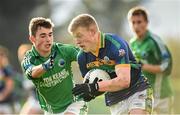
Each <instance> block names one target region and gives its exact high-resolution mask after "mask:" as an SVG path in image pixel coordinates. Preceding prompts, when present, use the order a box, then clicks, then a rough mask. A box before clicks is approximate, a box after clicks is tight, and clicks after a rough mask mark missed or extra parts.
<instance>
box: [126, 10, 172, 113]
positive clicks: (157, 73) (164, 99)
mask: <svg viewBox="0 0 180 115" xmlns="http://www.w3.org/2000/svg"><path fill="white" fill-rule="evenodd" d="M128 21H129V25H130V27H131V29H132V31H133V32H134V34H135V35H134V37H132V39H131V40H130V46H131V48H132V51H133V53H134V55H135V56H136V59H137V61H138V62H139V63H140V64H141V65H142V70H143V74H144V75H145V76H146V77H147V78H148V80H149V82H150V84H151V85H152V87H153V92H154V111H155V112H157V113H158V114H171V113H172V111H173V91H172V84H171V76H170V74H171V70H172V57H171V53H170V51H169V49H168V48H167V46H166V44H164V42H163V41H162V40H161V39H160V37H159V36H157V35H155V34H153V33H152V32H150V31H149V30H148V22H149V18H148V14H147V11H146V9H144V8H143V7H133V8H132V9H131V10H130V11H129V13H128Z"/></svg>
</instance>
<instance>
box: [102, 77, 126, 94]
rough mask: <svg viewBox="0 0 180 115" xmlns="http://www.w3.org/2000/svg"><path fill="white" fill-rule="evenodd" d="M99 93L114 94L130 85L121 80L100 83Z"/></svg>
mask: <svg viewBox="0 0 180 115" xmlns="http://www.w3.org/2000/svg"><path fill="white" fill-rule="evenodd" d="M98 85H99V91H108V92H114V91H119V90H122V89H125V88H127V87H128V86H129V85H127V84H126V82H124V81H123V80H121V79H119V78H114V79H112V80H107V81H101V82H98Z"/></svg>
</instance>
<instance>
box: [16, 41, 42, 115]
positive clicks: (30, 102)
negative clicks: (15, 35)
mask: <svg viewBox="0 0 180 115" xmlns="http://www.w3.org/2000/svg"><path fill="white" fill-rule="evenodd" d="M31 48H32V45H31V44H21V45H20V46H19V48H18V52H17V53H18V59H19V62H20V63H21V61H22V60H23V58H24V55H25V53H26V52H27V51H28V50H30V49H31ZM23 87H24V88H25V90H26V92H28V93H27V98H26V101H25V103H24V105H23V107H22V109H21V111H20V114H26V115H31V114H43V111H42V110H41V108H40V106H39V103H38V101H37V98H36V94H35V91H36V89H35V87H34V85H33V83H32V82H31V81H30V80H28V79H27V78H24V81H23Z"/></svg>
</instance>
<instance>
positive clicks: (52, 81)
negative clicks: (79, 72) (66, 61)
mask: <svg viewBox="0 0 180 115" xmlns="http://www.w3.org/2000/svg"><path fill="white" fill-rule="evenodd" d="M68 76H69V72H68V71H67V70H65V69H63V70H62V71H61V72H58V73H55V74H53V75H52V76H49V77H47V78H43V80H42V81H41V82H40V85H39V86H40V87H54V86H55V85H57V84H59V83H61V82H62V81H63V80H64V79H65V78H66V77H68Z"/></svg>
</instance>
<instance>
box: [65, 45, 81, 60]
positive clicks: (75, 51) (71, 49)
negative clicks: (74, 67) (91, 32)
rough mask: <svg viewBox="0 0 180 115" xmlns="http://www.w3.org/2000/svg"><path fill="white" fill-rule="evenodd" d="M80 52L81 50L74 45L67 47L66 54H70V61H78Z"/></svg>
mask: <svg viewBox="0 0 180 115" xmlns="http://www.w3.org/2000/svg"><path fill="white" fill-rule="evenodd" d="M78 52H79V48H77V47H75V46H73V45H67V47H66V50H65V52H64V53H67V54H68V56H67V57H68V59H69V61H76V60H77V54H78Z"/></svg>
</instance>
